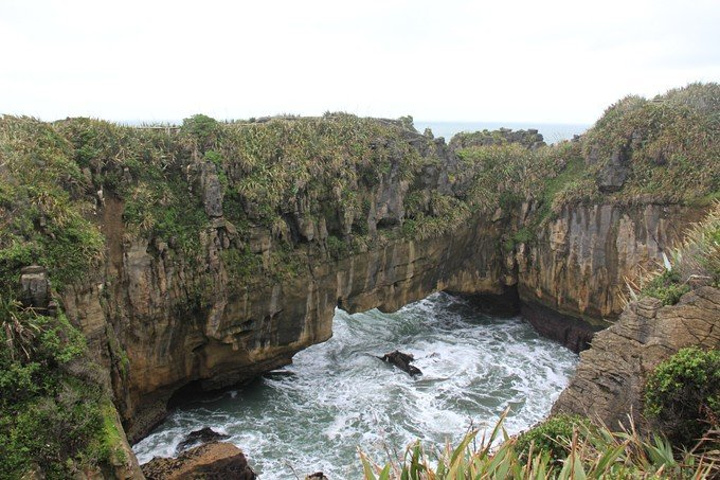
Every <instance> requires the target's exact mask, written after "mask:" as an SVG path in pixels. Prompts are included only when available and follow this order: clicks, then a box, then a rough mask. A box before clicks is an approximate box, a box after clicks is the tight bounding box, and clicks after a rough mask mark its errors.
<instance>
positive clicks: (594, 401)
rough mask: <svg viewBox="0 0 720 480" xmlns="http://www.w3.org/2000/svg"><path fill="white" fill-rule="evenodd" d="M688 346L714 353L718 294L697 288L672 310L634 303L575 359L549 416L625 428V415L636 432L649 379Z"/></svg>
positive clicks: (719, 319)
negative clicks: (570, 416) (582, 417)
mask: <svg viewBox="0 0 720 480" xmlns="http://www.w3.org/2000/svg"><path fill="white" fill-rule="evenodd" d="M692 345H696V346H700V347H706V348H720V289H717V288H713V287H701V288H698V289H697V290H694V291H692V292H690V293H687V294H686V295H684V296H683V297H682V298H681V300H680V302H679V303H678V304H677V305H673V306H662V304H661V302H660V301H659V300H657V299H654V298H644V299H642V300H640V301H638V302H634V303H632V304H630V305H628V307H627V308H626V309H625V311H624V312H623V314H622V316H621V317H620V319H619V320H618V322H617V323H615V324H614V325H612V326H611V327H610V328H608V329H607V330H604V331H602V332H600V333H598V334H596V335H595V338H594V340H593V342H592V348H590V349H589V350H586V351H585V352H583V353H581V355H580V364H579V366H578V369H577V372H576V374H575V377H574V378H573V380H572V381H571V383H570V385H569V386H568V388H567V389H565V391H563V393H562V394H561V395H560V398H559V399H558V400H557V402H556V403H555V405H554V406H553V410H552V413H553V414H560V413H569V414H572V413H575V414H580V415H587V416H588V417H590V418H598V419H600V420H602V421H603V422H605V423H606V424H607V425H608V426H610V427H611V428H616V427H617V426H618V424H620V423H624V424H626V425H627V423H628V416H629V415H631V416H632V417H633V419H634V421H635V424H636V425H640V426H642V425H644V421H643V418H642V411H643V389H644V386H645V382H646V380H647V377H648V375H649V373H650V372H652V370H653V369H654V368H655V367H656V366H657V365H658V364H659V363H660V362H662V361H663V360H665V359H667V358H668V357H670V356H671V355H673V354H674V353H677V352H678V351H679V350H680V349H681V348H684V347H687V346H692Z"/></svg>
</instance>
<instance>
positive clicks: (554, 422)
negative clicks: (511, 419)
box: [515, 415, 588, 465]
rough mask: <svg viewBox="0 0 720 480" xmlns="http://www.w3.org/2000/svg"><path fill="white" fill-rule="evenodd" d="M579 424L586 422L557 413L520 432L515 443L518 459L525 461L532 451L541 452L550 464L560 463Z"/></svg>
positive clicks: (585, 424)
mask: <svg viewBox="0 0 720 480" xmlns="http://www.w3.org/2000/svg"><path fill="white" fill-rule="evenodd" d="M579 425H584V426H587V425H588V422H587V421H586V420H583V419H582V418H580V417H578V416H570V415H557V416H555V417H551V418H548V419H547V420H545V421H544V422H542V423H540V424H539V425H537V426H535V427H533V428H531V429H530V430H528V431H527V432H524V433H522V434H520V435H519V436H518V438H517V440H516V443H515V448H516V449H517V451H518V455H519V456H520V459H521V460H523V461H527V460H528V458H529V456H530V455H531V454H532V452H536V453H537V452H543V453H547V454H548V455H549V459H550V461H551V463H552V464H556V465H560V464H561V462H562V460H565V459H566V458H567V455H568V451H567V446H568V445H570V443H571V442H572V438H573V432H574V431H576V430H577V427H578V426H579Z"/></svg>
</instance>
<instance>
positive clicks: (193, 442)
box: [177, 427, 228, 452]
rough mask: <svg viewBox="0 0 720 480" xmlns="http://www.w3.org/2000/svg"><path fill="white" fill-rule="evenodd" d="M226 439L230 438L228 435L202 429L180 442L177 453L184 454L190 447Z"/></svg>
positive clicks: (209, 429)
mask: <svg viewBox="0 0 720 480" xmlns="http://www.w3.org/2000/svg"><path fill="white" fill-rule="evenodd" d="M226 438H228V435H225V434H223V433H218V432H216V431H215V430H213V429H212V428H210V427H205V428H201V429H200V430H195V431H193V432H190V434H189V435H188V436H187V437H185V440H183V441H182V442H180V444H179V445H178V446H177V452H182V451H184V450H187V449H188V448H190V447H194V446H197V445H202V444H204V443H210V442H217V441H218V440H223V439H226Z"/></svg>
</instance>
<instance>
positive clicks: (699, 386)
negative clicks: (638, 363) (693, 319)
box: [645, 347, 720, 447]
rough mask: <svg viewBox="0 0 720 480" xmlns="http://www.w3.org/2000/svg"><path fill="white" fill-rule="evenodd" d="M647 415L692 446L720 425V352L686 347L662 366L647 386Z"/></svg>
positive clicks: (670, 433) (671, 436)
mask: <svg viewBox="0 0 720 480" xmlns="http://www.w3.org/2000/svg"><path fill="white" fill-rule="evenodd" d="M645 414H646V415H647V416H648V417H649V418H650V419H651V421H652V423H653V424H654V425H656V426H657V427H658V428H660V429H661V430H662V431H663V432H664V433H665V434H666V435H668V437H670V438H671V439H672V440H674V441H675V442H677V444H678V445H683V446H686V447H690V446H693V445H695V443H697V441H698V440H699V439H700V438H701V437H702V436H703V434H704V433H705V432H707V431H708V430H709V429H711V428H715V429H717V428H718V427H719V426H720V350H709V351H703V350H700V349H698V348H695V347H692V348H684V349H682V350H680V351H679V352H678V353H676V354H675V355H673V356H672V357H670V358H668V359H667V360H666V361H664V362H663V363H661V364H660V365H659V366H658V367H657V368H656V369H655V371H654V372H653V373H652V374H651V375H650V377H649V378H648V382H647V384H646V387H645Z"/></svg>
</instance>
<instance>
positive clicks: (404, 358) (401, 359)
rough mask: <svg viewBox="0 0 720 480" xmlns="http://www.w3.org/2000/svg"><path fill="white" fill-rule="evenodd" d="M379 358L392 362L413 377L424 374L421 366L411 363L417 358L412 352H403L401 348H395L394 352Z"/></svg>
mask: <svg viewBox="0 0 720 480" xmlns="http://www.w3.org/2000/svg"><path fill="white" fill-rule="evenodd" d="M378 358H379V359H380V360H382V361H383V362H388V363H392V364H393V365H395V366H396V367H398V368H399V369H400V370H402V371H404V372H407V373H408V374H410V376H411V377H414V376H416V375H422V372H421V371H420V369H419V368H417V367H416V366H414V365H410V363H411V362H412V361H413V360H415V357H413V355H412V354H411V353H403V352H401V351H399V350H395V351H394V352H390V353H386V354H385V355H383V356H382V357H378Z"/></svg>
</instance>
